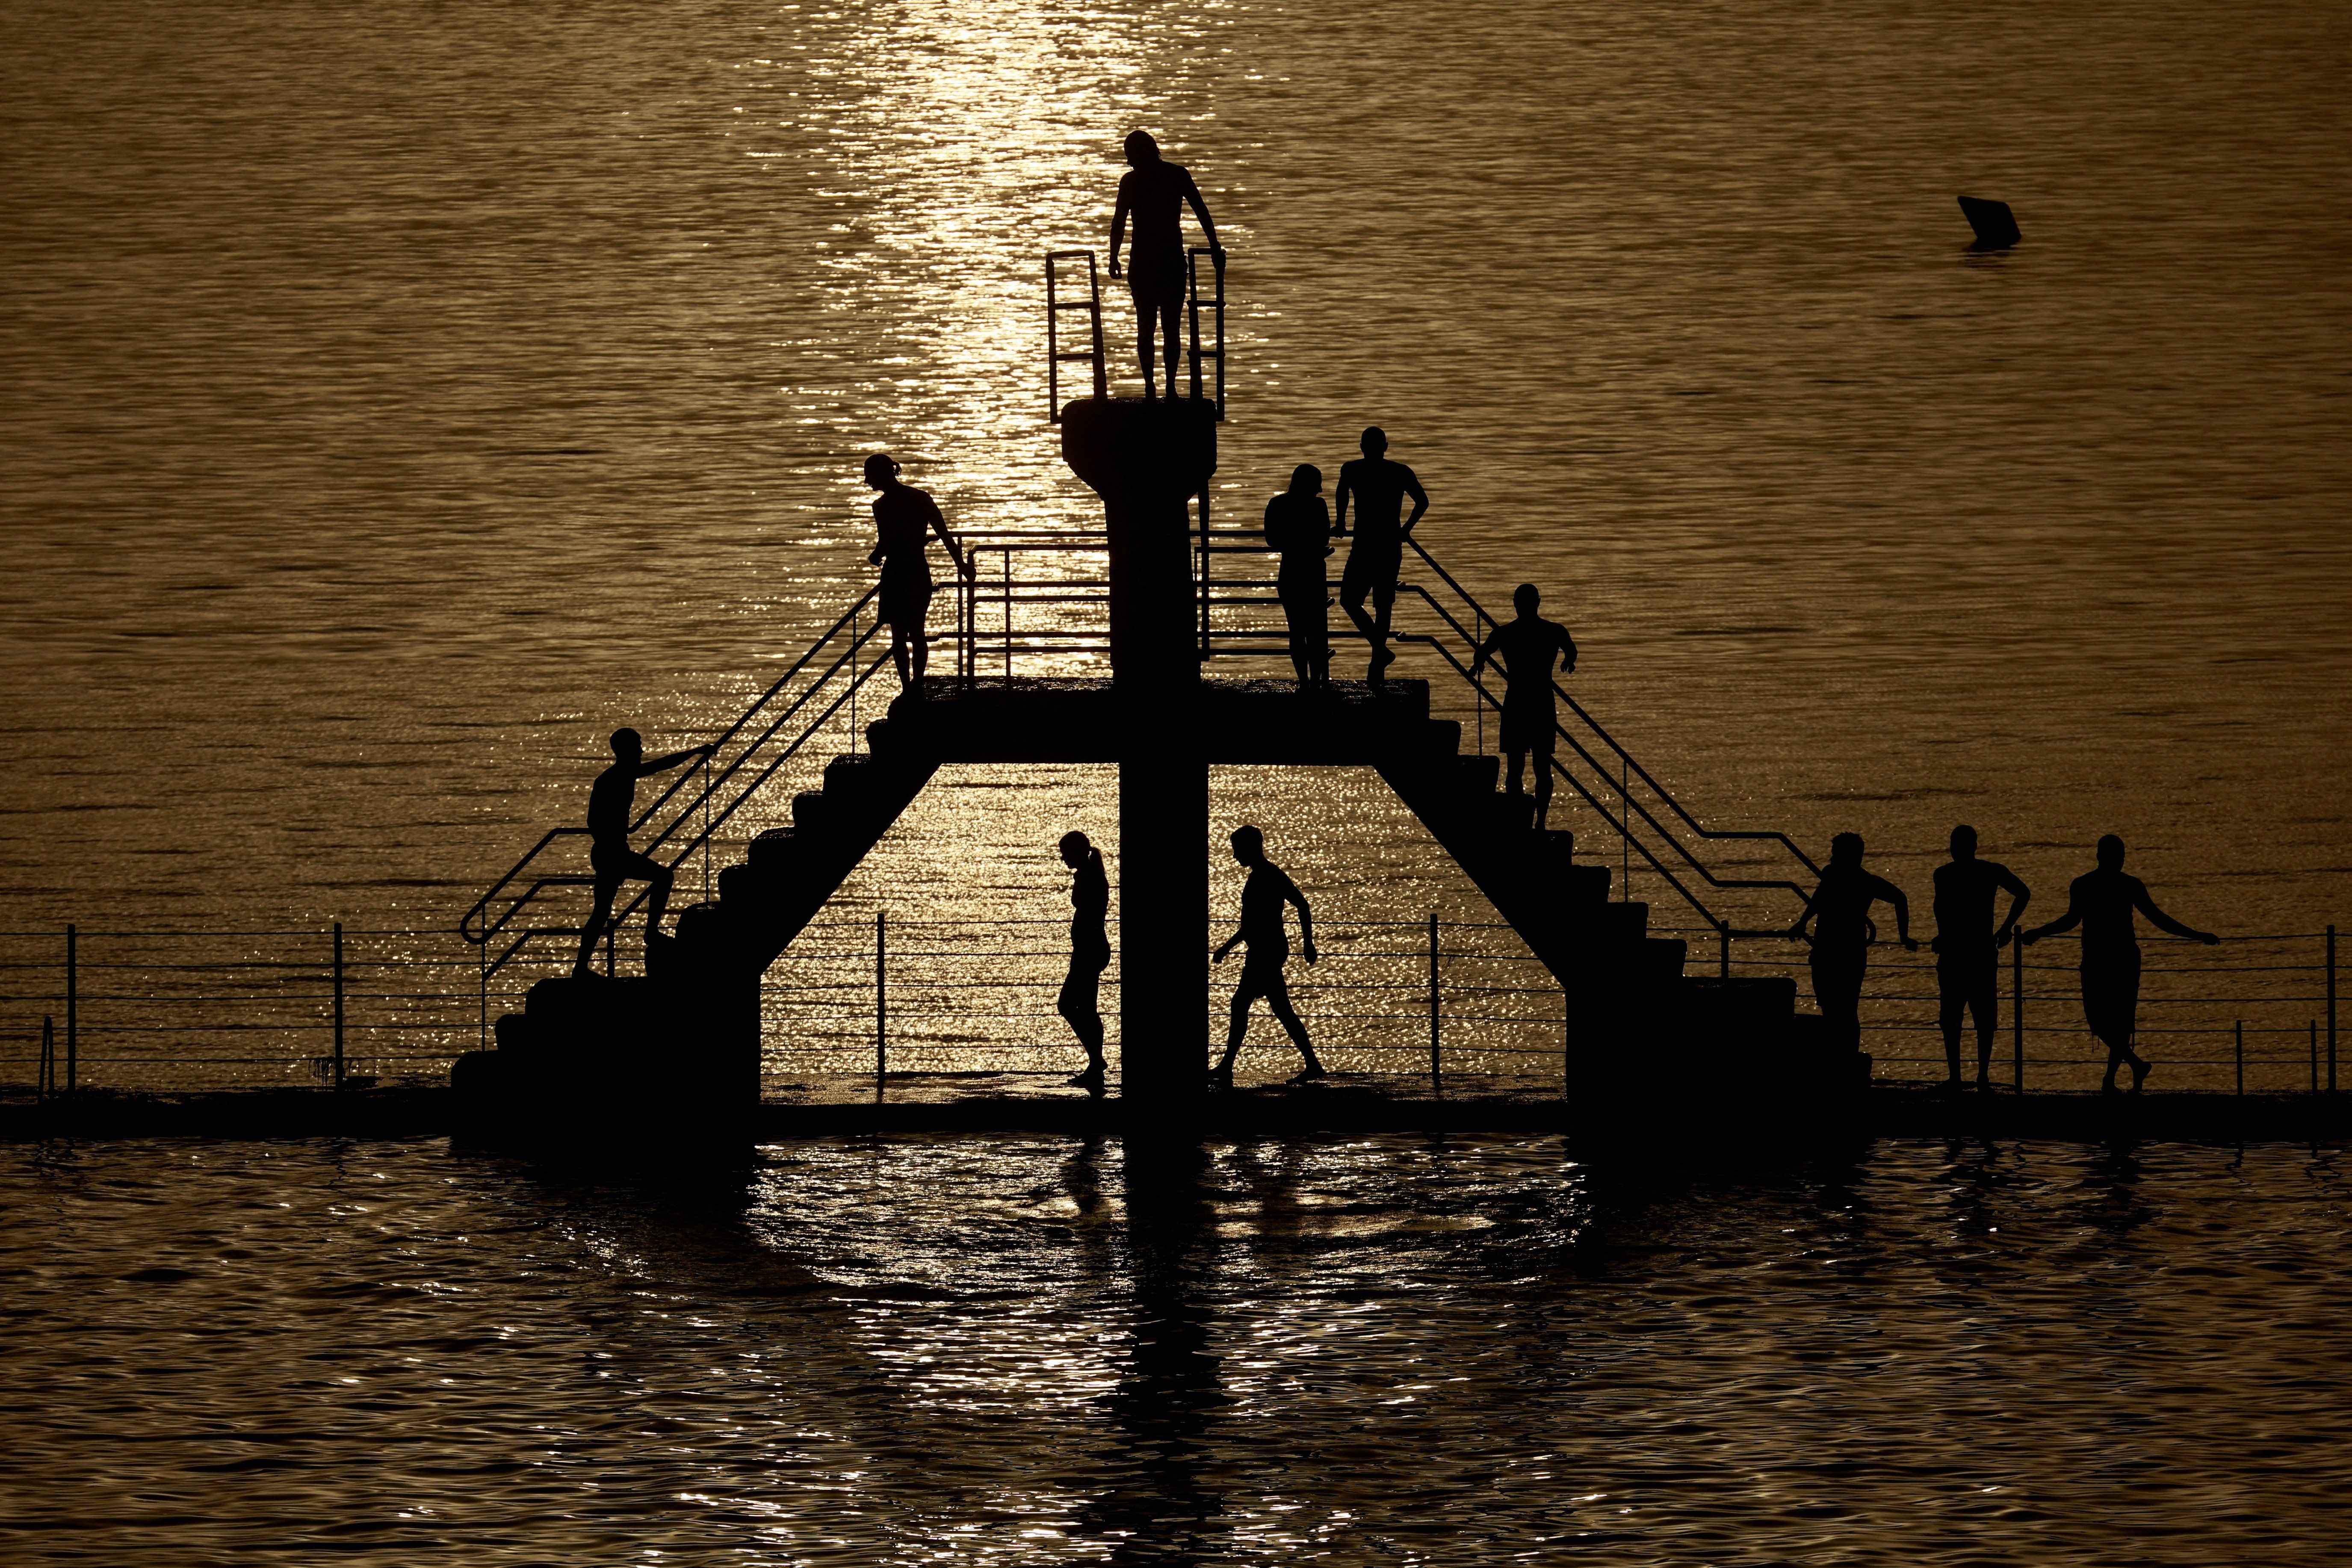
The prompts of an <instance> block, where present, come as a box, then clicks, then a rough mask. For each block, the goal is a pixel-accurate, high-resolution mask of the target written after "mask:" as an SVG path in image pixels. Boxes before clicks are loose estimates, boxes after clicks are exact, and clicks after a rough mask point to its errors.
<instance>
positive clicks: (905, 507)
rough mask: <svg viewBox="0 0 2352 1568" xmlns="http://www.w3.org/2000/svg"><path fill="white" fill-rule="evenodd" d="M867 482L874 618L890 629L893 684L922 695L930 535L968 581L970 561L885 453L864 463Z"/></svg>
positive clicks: (933, 507)
mask: <svg viewBox="0 0 2352 1568" xmlns="http://www.w3.org/2000/svg"><path fill="white" fill-rule="evenodd" d="M866 483H867V484H868V485H870V486H871V487H873V488H874V489H877V490H879V491H881V492H882V493H881V494H879V495H877V496H876V497H875V498H874V528H875V531H876V532H877V533H878V534H879V535H880V536H881V538H880V542H878V543H877V544H876V545H875V546H874V552H873V553H872V554H870V555H868V556H867V557H866V564H868V565H871V566H879V567H881V568H882V603H881V605H880V606H879V607H878V609H877V611H876V615H877V618H878V619H880V620H881V621H883V622H884V623H886V624H887V626H889V628H890V662H891V663H892V664H893V665H895V666H897V667H898V684H899V686H900V687H902V688H904V689H908V690H911V691H913V692H914V693H915V694H916V695H917V696H920V695H921V694H922V686H923V670H924V668H925V667H926V666H927V665H929V663H930V658H931V643H930V637H929V635H928V633H927V631H926V628H925V625H924V623H925V622H926V621H927V620H929V616H930V613H931V594H932V591H933V587H934V584H932V582H931V557H930V536H931V534H933V533H934V532H936V533H937V534H938V535H939V536H940V543H942V544H944V545H946V546H947V547H948V555H949V558H950V559H951V560H952V561H954V562H955V563H956V570H957V571H958V572H960V573H961V574H963V575H964V576H966V577H970V576H971V573H972V568H971V556H969V555H967V554H965V553H964V550H963V546H961V544H959V543H957V542H956V537H955V535H954V534H952V533H950V532H949V531H948V520H947V519H946V518H945V517H944V516H942V515H940V508H939V503H938V502H937V501H934V500H931V494H930V492H929V490H919V489H916V488H915V487H914V486H912V485H908V484H901V483H900V482H899V480H898V464H897V463H896V462H893V461H892V460H891V458H890V455H889V454H888V453H887V452H877V453H875V454H874V455H873V456H872V457H870V458H866Z"/></svg>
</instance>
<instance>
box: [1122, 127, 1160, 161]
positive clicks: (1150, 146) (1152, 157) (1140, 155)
mask: <svg viewBox="0 0 2352 1568" xmlns="http://www.w3.org/2000/svg"><path fill="white" fill-rule="evenodd" d="M1127 161H1128V163H1129V164H1130V165H1131V166H1133V167H1135V168H1138V169H1140V168H1141V167H1143V165H1145V164H1146V163H1158V162H1160V143H1159V142H1154V141H1153V140H1152V139H1151V132H1149V131H1130V132H1128V133H1127Z"/></svg>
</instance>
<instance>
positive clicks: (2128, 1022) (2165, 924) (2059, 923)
mask: <svg viewBox="0 0 2352 1568" xmlns="http://www.w3.org/2000/svg"><path fill="white" fill-rule="evenodd" d="M2098 856H2099V868H2098V869H2097V870H2095V871H2090V872H2086V873H2084V875H2082V876H2080V877H2077V878H2075V879H2074V886H2072V887H2070V888H2068V889H2066V912H2065V913H2064V914H2063V915H2060V916H2059V917H2058V918H2057V919H2056V920H2054V921H2051V922H2050V923H2049V924H2048V925H2045V926H2036V927H2034V928H2033V929H2032V931H2027V932H2026V933H2025V940H2026V942H2028V943H2029V944H2030V943H2032V942H2040V941H2041V940H2042V938H2043V937H2045V936H2055V935H2057V934H2058V933H2059V932H2060V931H2072V930H2074V927H2075V926H2077V925H2080V926H2081V927H2082V928H2083V1021H2084V1023H2086V1024H2088V1025H2089V1026H2090V1028H2091V1033H2092V1034H2094V1035H2096V1036H2097V1037H2099V1039H2100V1041H2101V1042H2102V1043H2103V1044H2104V1045H2105V1047H2107V1070H2106V1071H2105V1072H2104V1073H2102V1074H2101V1075H2100V1076H2099V1092H2100V1093H2102V1094H2113V1093H2115V1092H2116V1068H2119V1067H2121V1066H2123V1065H2124V1064H2125V1063H2126V1062H2129V1063H2130V1064H2131V1073H2132V1092H2133V1093H2134V1094H2137V1093H2138V1092H2139V1086H2140V1085H2141V1084H2143V1083H2145V1082H2147V1074H2148V1068H2149V1067H2150V1066H2151V1065H2153V1064H2151V1063H2149V1062H2148V1061H2147V1059H2146V1058H2143V1057H2141V1056H2140V1055H2139V1053H2137V1051H2135V1050H2133V1049H2132V1037H2133V1035H2134V1034H2136V1033H2137V1031H2138V1028H2139V932H2138V931H2137V929H2136V928H2135V927H2134V925H2133V923H2132V912H2133V911H2134V910H2137V911H2138V912H2139V913H2141V914H2144V915H2146V916H2147V918H2148V920H2149V921H2150V922H2151V923H2153V924H2154V925H2155V926H2156V927H2157V928H2158V930H2161V931H2170V932H2171V933H2172V934H2173V935H2175V936H2179V937H2186V938H2188V939H2189V941H2190V942H2203V943H2205V944H2206V945H2207V946H2209V947H2210V946H2212V945H2213V944H2214V943H2216V942H2220V941H2221V938H2220V937H2218V936H2215V935H2214V934H2213V933H2212V932H2211V931H2197V930H2193V929H2192V928H2190V927H2189V926H2185V925H2182V924H2181V923H2180V922H2179V921H2177V920H2174V919H2173V918H2172V917H2171V916H2170V915H2168V914H2166V913H2165V912H2164V911H2163V910H2159V909H2158V908H2157V907H2156V900H2154V899H2152V898H2149V897H2148V894H2147V883H2145V882H2143V881H2141V880H2140V879H2138V878H2137V877H2128V876H2126V875H2125V874H2124V841H2123V840H2122V839H2120V838H2118V837H2116V836H2115V835H2114V834H2112V833H2110V834H2108V835H2107V836H2106V837H2104V838H2102V839H2100V840H2099V849H2098Z"/></svg>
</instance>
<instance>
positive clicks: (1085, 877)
mask: <svg viewBox="0 0 2352 1568" xmlns="http://www.w3.org/2000/svg"><path fill="white" fill-rule="evenodd" d="M1059 848H1060V852H1061V857H1062V864H1063V865H1065V866H1067V867H1068V868H1070V871H1071V873H1072V875H1071V877H1070V973H1069V974H1068V975H1067V976H1066V977H1065V978H1064V980H1063V981H1062V994H1061V996H1060V997H1059V998H1058V999H1057V1000H1056V1001H1055V1004H1054V1011H1055V1012H1056V1013H1059V1014H1060V1015H1061V1016H1062V1019H1063V1022H1065V1023H1066V1024H1068V1025H1069V1026H1070V1032H1071V1033H1073V1034H1075V1035H1076V1036H1077V1037H1078V1044H1080V1045H1082V1046H1084V1047H1086V1048H1087V1065H1086V1068H1085V1069H1084V1070H1083V1071H1081V1072H1079V1073H1078V1074H1077V1075H1076V1077H1074V1078H1072V1079H1070V1081H1071V1082H1072V1083H1074V1084H1076V1085H1078V1086H1079V1087H1081V1088H1084V1089H1101V1088H1102V1086H1103V1071H1104V1064H1103V1021H1102V973H1103V971H1104V970H1105V969H1108V967H1110V933H1109V932H1108V931H1106V930H1105V929H1104V921H1106V920H1107V919H1108V916H1109V914H1110V878H1109V876H1108V874H1106V873H1105V871H1104V870H1103V858H1102V851H1101V850H1099V849H1097V848H1096V847H1094V843H1093V841H1092V840H1090V839H1089V838H1087V836H1086V835H1085V834H1083V833H1065V834H1063V835H1062V842H1061V844H1060V846H1059Z"/></svg>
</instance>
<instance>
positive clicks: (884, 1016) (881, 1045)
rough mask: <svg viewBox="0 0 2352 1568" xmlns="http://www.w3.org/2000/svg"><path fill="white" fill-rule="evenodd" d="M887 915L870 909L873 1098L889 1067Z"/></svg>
mask: <svg viewBox="0 0 2352 1568" xmlns="http://www.w3.org/2000/svg"><path fill="white" fill-rule="evenodd" d="M887 922H888V917H887V915H885V914H884V913H883V912H882V911H881V910H875V911H874V1098H875V1099H877V1100H879V1099H881V1098H882V1081H883V1079H884V1078H885V1077H886V1076H887V1074H888V1072H889V1070H890V997H889V973H890V958H889V930H888V924H887Z"/></svg>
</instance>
